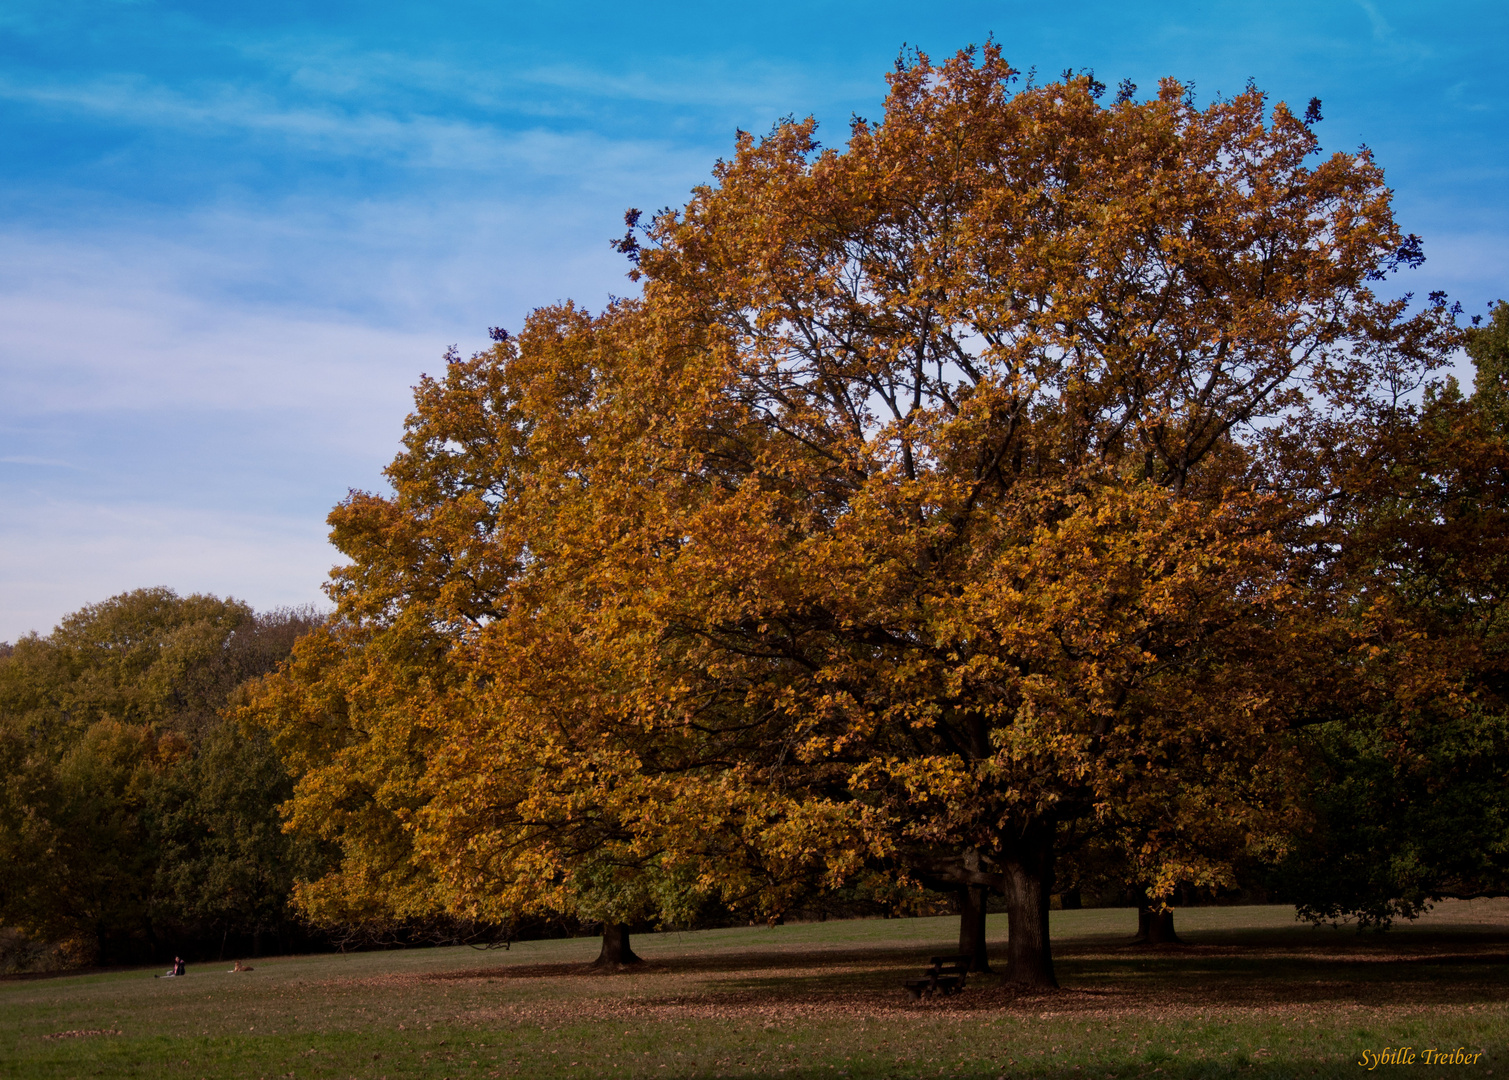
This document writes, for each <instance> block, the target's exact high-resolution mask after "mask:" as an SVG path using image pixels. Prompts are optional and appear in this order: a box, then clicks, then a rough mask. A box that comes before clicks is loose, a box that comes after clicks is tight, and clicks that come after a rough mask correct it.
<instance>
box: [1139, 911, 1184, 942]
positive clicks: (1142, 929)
mask: <svg viewBox="0 0 1509 1080" xmlns="http://www.w3.org/2000/svg"><path fill="white" fill-rule="evenodd" d="M1132 944H1133V945H1183V944H1184V940H1183V939H1182V938H1181V937H1179V935H1178V934H1176V933H1174V909H1173V908H1168V907H1166V908H1161V909H1154V908H1152V907H1150V906H1148V905H1146V904H1144V905H1143V906H1141V907H1139V908H1138V909H1137V936H1136V937H1134V938H1133V939H1132Z"/></svg>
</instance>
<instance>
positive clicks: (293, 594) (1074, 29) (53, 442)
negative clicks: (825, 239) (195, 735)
mask: <svg viewBox="0 0 1509 1080" xmlns="http://www.w3.org/2000/svg"><path fill="white" fill-rule="evenodd" d="M991 34H993V35H994V36H995V38H996V39H997V40H998V41H1000V42H1001V43H1002V44H1003V46H1004V49H1005V52H1006V55H1007V57H1008V59H1010V60H1011V61H1012V63H1013V64H1015V65H1016V66H1017V67H1019V68H1022V69H1026V68H1029V67H1033V66H1036V67H1037V68H1038V69H1039V71H1041V72H1044V73H1048V74H1053V73H1057V72H1058V71H1060V70H1062V69H1063V68H1065V67H1074V68H1076V69H1078V68H1085V67H1088V68H1093V69H1094V70H1095V71H1096V73H1097V74H1098V75H1099V76H1100V77H1101V78H1102V79H1103V80H1105V81H1107V82H1109V83H1111V84H1113V85H1114V84H1115V83H1117V82H1119V81H1120V80H1121V79H1123V78H1130V79H1132V80H1133V81H1134V82H1137V83H1139V84H1140V85H1142V86H1143V87H1145V88H1149V89H1150V88H1151V87H1152V86H1153V85H1154V84H1155V83H1156V80H1157V79H1158V78H1159V77H1160V76H1163V75H1174V76H1177V77H1179V78H1181V79H1185V80H1192V81H1193V82H1194V84H1195V87H1196V93H1197V96H1198V97H1200V98H1201V99H1208V98H1209V96H1211V95H1214V94H1218V93H1230V92H1233V91H1236V90H1238V89H1240V88H1241V87H1242V85H1243V84H1244V83H1245V82H1246V81H1247V79H1248V78H1249V77H1251V78H1253V79H1255V80H1256V81H1257V83H1258V85H1259V86H1261V87H1262V88H1264V89H1265V90H1267V91H1269V93H1270V94H1272V96H1273V97H1274V98H1275V99H1285V100H1288V101H1291V102H1294V103H1296V104H1298V105H1303V103H1304V102H1306V101H1308V100H1309V98H1310V97H1311V96H1312V95H1314V96H1319V97H1320V98H1321V99H1322V100H1323V102H1324V110H1323V111H1324V114H1325V120H1324V122H1323V123H1322V125H1321V126H1320V128H1319V131H1320V134H1321V136H1322V138H1323V140H1324V141H1325V144H1326V146H1327V148H1328V149H1352V148H1355V147H1356V146H1357V145H1358V144H1360V143H1364V142H1365V143H1367V144H1368V145H1370V146H1372V147H1373V148H1374V149H1375V151H1376V152H1377V154H1378V158H1379V160H1380V161H1381V162H1382V164H1383V165H1384V167H1385V169H1386V170H1387V172H1388V176H1389V179H1390V183H1391V186H1392V187H1393V188H1394V190H1395V192H1396V211H1397V213H1398V216H1399V218H1400V220H1401V222H1402V224H1403V225H1404V227H1405V228H1406V229H1407V230H1410V231H1414V232H1417V233H1419V234H1421V235H1422V236H1423V237H1424V238H1425V250H1426V254H1427V256H1428V261H1427V262H1426V264H1425V266H1424V267H1423V268H1422V269H1420V270H1418V271H1414V272H1412V275H1411V277H1410V279H1409V282H1408V284H1409V285H1410V287H1413V288H1416V289H1418V290H1419V291H1420V292H1422V293H1423V292H1424V291H1427V290H1429V289H1435V288H1441V289H1446V290H1447V291H1448V292H1449V293H1451V294H1452V296H1454V297H1456V298H1459V299H1460V300H1461V301H1462V303H1463V304H1464V306H1466V307H1467V308H1468V310H1469V311H1481V310H1484V305H1485V303H1486V302H1488V301H1490V300H1492V299H1495V298H1497V297H1500V296H1509V284H1506V279H1509V208H1506V201H1505V193H1506V192H1509V138H1506V136H1509V92H1506V90H1505V87H1504V82H1503V75H1502V71H1503V60H1502V57H1503V56H1504V53H1505V47H1506V45H1509V5H1505V4H1503V3H1502V2H1495V3H1467V2H1458V3H1451V2H1438V3H1433V4H1428V5H1427V4H1421V3H1384V2H1356V0H1350V2H1335V3H1325V2H1318V3H1317V2H1313V0H1312V2H1309V3H1289V2H1274V0H1268V2H1263V3H1201V4H1195V3H1127V2H1122V3H1075V2H1073V0H1063V2H1060V3H1056V4H1033V5H1028V4H1022V3H952V4H939V5H932V6H927V5H922V4H917V3H908V4H887V3H875V2H871V0H867V2H863V3H857V2H856V3H848V2H845V3H837V2H824V0H808V2H804V3H763V4H760V3H756V4H743V5H722V4H693V3H686V4H616V5H608V4H594V3H581V4H563V3H557V4H543V3H490V4H485V3H452V2H444V0H435V2H430V3H415V4H383V3H380V2H369V3H324V4H320V3H299V4H291V3H278V2H259V3H257V4H250V3H247V4H233V3H225V2H221V3H156V2H151V0H120V2H91V3H70V2H68V0H46V2H43V3H32V2H30V0H5V3H4V4H3V6H0V146H3V147H4V152H3V153H0V252H3V258H0V640H6V639H11V640H14V638H15V637H16V636H18V635H20V634H22V633H25V632H27V631H28V630H33V629H35V630H38V631H41V632H46V631H47V630H48V629H49V628H50V627H51V626H52V625H53V624H54V623H55V622H56V621H57V620H58V618H59V617H60V616H62V615H63V614H65V613H67V612H68V611H71V610H74V609H76V608H77V607H79V606H81V605H82V604H85V603H88V602H92V601H96V600H101V599H104V598H106V597H108V596H110V595H112V594H114V593H116V592H120V591H122V590H125V589H129V588H136V587H140V586H146V585H169V586H172V587H174V588H176V589H178V590H179V591H181V592H189V591H210V592H215V593H219V594H221V595H226V594H229V595H234V596H238V597H241V598H243V599H246V600H248V601H250V602H252V603H253V604H255V605H257V606H258V607H269V606H273V605H278V604H288V603H299V602H305V601H317V600H319V599H320V593H319V586H320V584H321V582H322V581H323V579H324V575H325V572H326V571H327V570H328V568H329V567H330V566H331V565H332V564H333V563H334V562H335V561H336V558H337V554H336V553H335V552H334V551H333V550H332V549H331V548H329V547H328V546H327V545H326V543H325V540H324V535H325V526H324V517H325V514H326V513H327V512H328V511H329V509H330V507H331V506H332V505H333V504H334V503H336V502H337V501H338V500H339V499H340V498H342V497H343V496H344V494H345V492H346V491H347V490H348V489H349V488H353V487H355V488H367V489H372V488H379V487H381V484H382V479H381V469H382V466H383V465H384V464H386V462H387V461H388V460H390V459H391V457H392V455H393V453H394V451H395V449H396V448H397V442H398V437H399V435H400V433H401V429H402V421H403V417H404V414H405V413H406V411H407V408H408V405H409V388H410V387H411V386H412V385H413V383H414V382H415V380H416V379H417V378H418V376H419V374H420V373H421V372H423V371H435V370H436V369H437V368H438V367H439V364H440V360H439V357H440V356H441V354H442V353H443V352H444V350H445V348H446V347H447V346H449V345H451V344H456V345H459V346H460V347H461V348H462V349H463V350H469V349H473V348H477V347H480V346H482V345H483V344H484V343H485V341H486V330H487V327H488V326H490V325H498V324H501V325H504V326H513V327H516V326H517V325H518V324H519V323H520V322H521V321H522V318H523V315H524V313H525V312H527V311H528V310H529V309H530V308H532V307H535V306H537V305H539V304H545V303H551V302H554V301H557V300H562V299H565V298H567V297H571V298H575V299H577V300H579V301H581V302H583V303H585V304H587V305H588V306H589V307H597V306H600V305H601V304H602V303H603V301H604V300H605V299H606V297H607V296H608V295H609V294H610V293H619V294H625V293H628V292H630V291H631V289H632V287H631V286H630V285H629V283H628V282H627V281H625V280H624V277H623V271H624V269H625V267H624V265H623V263H622V260H621V259H620V257H619V256H617V255H615V254H614V253H613V252H612V251H610V250H609V248H608V245H607V240H608V238H609V237H612V236H614V235H617V234H619V233H621V232H622V223H621V222H622V213H623V210H624V209H625V208H626V207H629V206H638V207H643V208H646V209H651V208H655V207H660V206H667V205H677V204H680V203H682V202H684V201H685V199H686V196H687V193H688V190H689V189H690V188H691V186H692V185H694V184H696V183H698V182H700V181H701V180H703V179H705V178H706V177H707V175H708V172H709V170H710V168H711V166H712V163H713V161H714V160H715V159H716V158H717V157H718V156H719V155H720V154H723V153H726V152H727V151H728V149H729V147H730V145H731V144H732V140H733V135H734V131H735V129H736V128H744V129H748V130H753V131H756V132H758V131H762V130H765V129H767V128H768V127H769V126H770V125H771V123H772V122H773V121H775V120H776V119H777V118H779V117H781V116H784V115H787V114H795V115H798V116H803V115H807V114H812V115H815V116H817V117H818V119H819V120H820V121H822V122H823V123H825V124H826V130H827V131H828V132H829V133H830V135H831V137H832V138H834V139H835V140H837V139H838V138H840V137H841V135H842V133H843V132H844V131H845V130H846V122H847V120H848V118H849V116H850V115H851V114H852V113H856V112H857V113H859V114H860V115H864V116H868V117H871V118H875V117H878V116H879V115H880V111H881V110H880V103H881V99H882V97H883V94H884V81H883V76H884V73H885V72H886V70H887V69H888V68H889V67H890V65H891V64H892V63H893V62H894V60H895V58H896V55H897V53H898V51H899V50H900V48H901V47H902V46H903V44H909V45H912V46H916V47H920V48H922V49H924V50H926V51H928V52H929V53H931V54H932V55H934V56H936V57H942V56H944V55H947V54H949V53H952V52H953V51H954V50H956V49H958V48H959V47H961V46H963V45H966V44H969V43H971V42H979V41H982V40H984V39H985V37H986V36H987V35H991Z"/></svg>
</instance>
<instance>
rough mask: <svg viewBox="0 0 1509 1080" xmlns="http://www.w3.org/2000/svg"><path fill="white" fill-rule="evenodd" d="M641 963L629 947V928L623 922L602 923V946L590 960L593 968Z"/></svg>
mask: <svg viewBox="0 0 1509 1080" xmlns="http://www.w3.org/2000/svg"><path fill="white" fill-rule="evenodd" d="M639 963H643V961H641V960H640V959H639V957H638V956H636V955H635V953H634V950H633V949H631V948H629V928H628V927H627V926H625V925H624V924H623V923H616V922H605V923H603V948H602V952H600V953H598V954H597V959H596V960H594V961H592V966H593V967H595V968H617V967H624V966H626V965H628V964H639Z"/></svg>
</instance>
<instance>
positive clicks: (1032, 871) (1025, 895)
mask: <svg viewBox="0 0 1509 1080" xmlns="http://www.w3.org/2000/svg"><path fill="white" fill-rule="evenodd" d="M1002 861H1003V862H1004V864H1005V870H1006V875H1005V876H1006V926H1007V938H1006V979H1007V981H1008V982H1013V983H1018V984H1020V985H1021V986H1025V987H1033V988H1037V989H1049V988H1053V987H1057V986H1058V979H1057V978H1056V977H1055V976H1054V974H1053V951H1052V947H1051V945H1050V942H1049V940H1048V903H1049V894H1050V893H1052V891H1053V829H1052V827H1051V826H1038V827H1035V828H1033V829H1030V830H1029V831H1028V833H1027V835H1026V836H1024V837H1022V838H1021V839H1019V840H1016V841H1015V842H1014V843H1013V844H1012V847H1011V848H1010V849H1009V850H1008V851H1007V852H1006V853H1005V857H1004V858H1003V859H1002Z"/></svg>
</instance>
